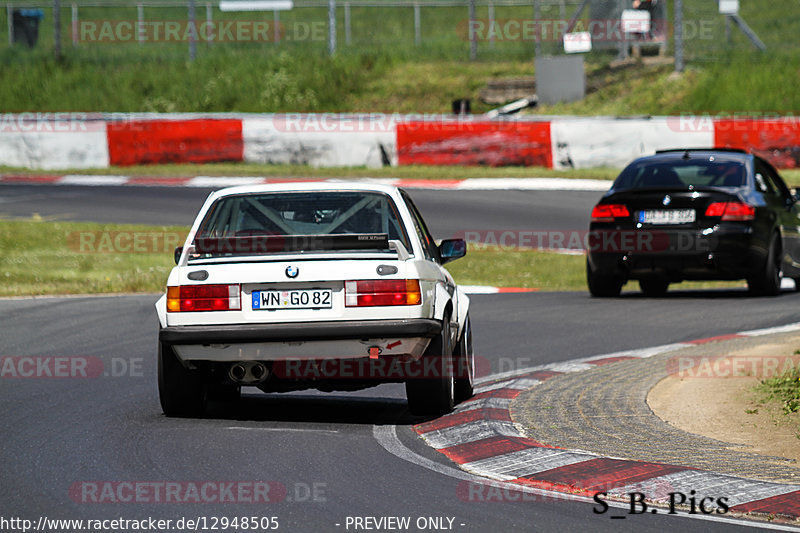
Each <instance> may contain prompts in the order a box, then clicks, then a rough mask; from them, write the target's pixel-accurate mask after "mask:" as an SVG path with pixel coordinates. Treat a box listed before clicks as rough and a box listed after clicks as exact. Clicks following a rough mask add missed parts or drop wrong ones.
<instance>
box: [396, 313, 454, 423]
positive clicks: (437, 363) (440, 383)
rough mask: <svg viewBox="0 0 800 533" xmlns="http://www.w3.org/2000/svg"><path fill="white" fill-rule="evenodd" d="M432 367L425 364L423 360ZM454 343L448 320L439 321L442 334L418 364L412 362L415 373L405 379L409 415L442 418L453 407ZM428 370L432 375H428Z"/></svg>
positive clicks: (445, 318) (448, 318)
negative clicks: (440, 416) (432, 362)
mask: <svg viewBox="0 0 800 533" xmlns="http://www.w3.org/2000/svg"><path fill="white" fill-rule="evenodd" d="M431 359H433V360H434V364H426V360H427V361H430V360H431ZM452 363H453V341H452V339H451V335H450V317H449V316H447V315H445V316H444V319H443V320H442V331H441V333H440V334H439V336H438V337H436V338H434V339H433V340H431V342H430V344H429V345H428V348H427V349H426V350H425V354H424V355H423V356H422V359H421V360H420V361H417V362H415V363H412V365H415V366H416V370H417V372H414V373H413V374H412V376H411V377H409V378H408V379H407V380H406V397H407V398H408V410H409V411H410V412H411V414H412V415H443V414H446V413H449V412H450V411H452V410H453V407H455V379H454V378H453V364H452ZM430 369H433V374H434V375H430Z"/></svg>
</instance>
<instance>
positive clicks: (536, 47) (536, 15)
mask: <svg viewBox="0 0 800 533" xmlns="http://www.w3.org/2000/svg"><path fill="white" fill-rule="evenodd" d="M539 8H540V5H539V0H533V19H534V20H535V21H536V25H537V27H538V28H539V32H538V34H536V35H534V41H533V43H534V44H533V53H534V55H535V56H536V57H539V56H540V55H542V29H541V28H542V27H541V25H540V24H539V19H540V18H541V16H542V15H541V12H540V10H539Z"/></svg>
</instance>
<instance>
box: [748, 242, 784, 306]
mask: <svg viewBox="0 0 800 533" xmlns="http://www.w3.org/2000/svg"><path fill="white" fill-rule="evenodd" d="M782 279H783V269H782V265H781V248H780V239H779V237H778V234H777V233H773V234H772V238H771V239H770V241H769V249H768V250H767V257H766V259H765V260H764V266H763V267H762V268H761V271H760V272H758V273H757V274H756V275H754V276H753V277H751V278H748V279H747V288H748V289H749V290H750V292H751V293H752V294H755V295H757V296H777V295H778V294H780V292H781V280H782Z"/></svg>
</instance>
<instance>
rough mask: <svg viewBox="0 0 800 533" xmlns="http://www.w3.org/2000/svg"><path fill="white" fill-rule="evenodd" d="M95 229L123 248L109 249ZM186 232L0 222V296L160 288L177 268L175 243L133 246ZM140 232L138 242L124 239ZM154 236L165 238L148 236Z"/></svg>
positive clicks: (63, 223)
mask: <svg viewBox="0 0 800 533" xmlns="http://www.w3.org/2000/svg"><path fill="white" fill-rule="evenodd" d="M96 232H106V235H107V236H108V237H112V236H113V238H114V239H118V240H117V243H118V244H117V248H116V249H117V250H119V252H117V253H109V250H110V249H113V248H114V244H113V240H112V241H104V240H102V237H101V236H97V235H98V234H97V233H96ZM111 232H116V233H111ZM187 232H188V229H187V228H183V227H154V226H132V225H119V224H90V223H77V222H45V221H36V220H13V221H12V220H4V221H0V279H2V280H3V283H2V284H0V296H27V295H39V294H97V293H120V292H122V293H126V292H161V291H163V290H164V284H165V282H166V280H167V275H168V274H169V271H170V268H171V267H172V266H173V260H172V251H171V250H172V246H168V247H166V248H168V249H167V250H165V249H164V248H165V247H164V246H161V247H160V250H159V251H158V252H156V253H132V252H131V251H130V249H131V248H132V247H133V246H136V247H137V248H138V249H140V250H145V249H147V250H152V248H151V247H150V246H149V244H147V243H148V242H149V243H150V244H152V243H154V242H155V243H156V244H157V242H163V238H164V237H165V236H166V237H167V238H169V239H170V240H171V241H172V240H175V239H177V238H178V235H180V234H182V235H184V236H185V235H186V233H187ZM82 235H83V236H84V240H83V241H81V236H82ZM120 235H122V236H123V238H118V236H120ZM136 235H139V238H140V239H142V240H140V242H139V244H134V242H135V241H133V240H130V239H127V238H125V237H124V236H130V237H131V239H132V238H135V236H136ZM153 235H158V236H159V238H160V239H162V240H161V241H155V239H153V238H150V240H149V241H148V240H145V239H147V237H148V236H153ZM92 236H95V237H92ZM92 238H94V245H90V241H89V239H92ZM170 244H171V243H170ZM126 250H127V251H126Z"/></svg>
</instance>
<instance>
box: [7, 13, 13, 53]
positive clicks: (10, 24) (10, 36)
mask: <svg viewBox="0 0 800 533" xmlns="http://www.w3.org/2000/svg"><path fill="white" fill-rule="evenodd" d="M6 14H7V15H8V46H14V7H13V6H12V5H11V4H8V5H7V6H6Z"/></svg>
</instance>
